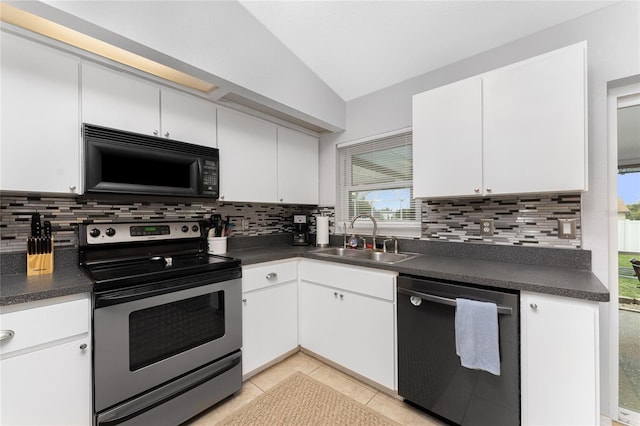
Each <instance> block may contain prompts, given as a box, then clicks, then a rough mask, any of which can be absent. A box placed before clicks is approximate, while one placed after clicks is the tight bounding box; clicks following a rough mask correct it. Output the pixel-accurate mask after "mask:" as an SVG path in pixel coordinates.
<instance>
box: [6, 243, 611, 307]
mask: <svg viewBox="0 0 640 426" xmlns="http://www.w3.org/2000/svg"><path fill="white" fill-rule="evenodd" d="M290 238H291V236H290V235H288V236H287V235H286V234H285V235H278V236H268V237H239V238H232V239H230V240H229V251H228V252H227V253H226V256H229V257H235V258H238V259H240V260H241V261H242V264H243V265H245V266H246V265H252V264H257V263H263V262H269V261H274V260H283V259H291V258H296V257H303V258H307V259H316V260H323V261H333V262H336V263H342V264H347V265H356V266H363V267H369V268H375V269H384V270H388V271H395V272H399V273H403V274H410V275H415V276H419V277H425V278H435V279H443V280H450V281H461V282H465V283H468V284H475V285H482V286H489V287H497V288H508V289H515V290H522V291H530V292H536V293H546V294H551V295H556V296H564V297H571V298H577V299H583V300H591V301H597V302H608V301H609V291H608V290H607V288H606V287H605V286H604V285H603V284H602V283H601V282H600V280H598V278H597V277H596V276H595V275H594V274H593V273H592V272H591V271H590V269H591V253H590V252H588V251H585V250H567V249H538V248H534V249H529V248H525V247H487V246H486V245H484V246H481V245H475V247H474V245H470V244H460V243H442V244H441V243H440V242H433V241H422V240H400V250H401V251H403V252H411V253H417V255H416V256H415V257H413V258H411V259H408V260H404V261H402V262H398V263H396V264H391V265H390V264H381V263H376V262H371V261H366V260H356V259H353V258H340V257H331V258H329V257H326V256H321V255H318V254H315V253H314V251H315V250H317V248H316V247H313V246H292V245H291V244H290V241H289V240H290ZM341 241H342V240H341V239H340V237H336V236H331V243H332V245H335V246H339V245H340V243H341ZM77 256H78V255H77V250H75V249H58V250H56V257H55V265H54V271H55V272H54V273H53V274H48V275H39V276H30V277H28V276H27V275H26V258H25V255H24V253H8V254H3V255H2V256H0V259H1V261H2V264H1V267H2V269H1V273H2V275H1V276H0V306H4V305H13V304H18V303H24V302H31V301H36V300H42V299H49V298H53V297H59V296H66V295H70V294H77V293H84V292H91V291H92V290H93V284H92V282H91V280H90V278H89V277H88V276H87V275H86V274H85V273H84V272H83V271H82V269H81V268H80V267H79V266H78V257H77Z"/></svg>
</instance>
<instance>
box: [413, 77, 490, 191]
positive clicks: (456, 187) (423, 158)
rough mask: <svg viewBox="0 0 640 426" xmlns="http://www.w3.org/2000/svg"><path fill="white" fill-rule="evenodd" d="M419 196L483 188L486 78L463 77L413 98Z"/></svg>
mask: <svg viewBox="0 0 640 426" xmlns="http://www.w3.org/2000/svg"><path fill="white" fill-rule="evenodd" d="M413 159H414V160H413V191H414V194H415V196H416V197H427V196H429V197H446V196H463V195H474V194H479V193H480V191H481V190H482V80H481V79H480V78H479V77H475V78H470V79H467V80H462V81H459V82H457V83H453V84H449V85H446V86H442V87H439V88H437V89H434V90H430V91H428V92H424V93H421V94H419V95H416V96H414V97H413Z"/></svg>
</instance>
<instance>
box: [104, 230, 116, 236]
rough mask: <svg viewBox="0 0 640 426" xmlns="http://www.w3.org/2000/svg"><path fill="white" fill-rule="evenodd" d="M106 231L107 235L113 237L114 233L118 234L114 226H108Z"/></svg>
mask: <svg viewBox="0 0 640 426" xmlns="http://www.w3.org/2000/svg"><path fill="white" fill-rule="evenodd" d="M105 233H106V234H107V237H113V236H114V235H116V230H115V229H113V228H107V230H106V231H105Z"/></svg>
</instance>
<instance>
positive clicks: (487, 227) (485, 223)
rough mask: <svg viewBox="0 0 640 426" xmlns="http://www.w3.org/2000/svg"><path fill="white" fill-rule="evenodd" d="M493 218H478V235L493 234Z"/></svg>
mask: <svg viewBox="0 0 640 426" xmlns="http://www.w3.org/2000/svg"><path fill="white" fill-rule="evenodd" d="M493 230H494V229H493V219H480V235H482V236H485V237H486V236H490V235H493Z"/></svg>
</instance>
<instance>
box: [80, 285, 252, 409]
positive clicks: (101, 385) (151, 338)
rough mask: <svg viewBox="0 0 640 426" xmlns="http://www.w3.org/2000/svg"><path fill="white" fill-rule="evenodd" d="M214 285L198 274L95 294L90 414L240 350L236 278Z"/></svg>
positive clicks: (240, 310) (240, 328)
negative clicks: (93, 395) (92, 401)
mask: <svg viewBox="0 0 640 426" xmlns="http://www.w3.org/2000/svg"><path fill="white" fill-rule="evenodd" d="M215 281H216V280H215V278H212V274H201V275H196V276H190V277H188V278H187V277H185V278H180V279H174V280H168V281H163V282H160V283H156V284H153V285H148V286H143V287H136V288H133V289H125V290H119V291H112V292H107V293H104V294H96V295H95V298H94V306H95V309H94V318H93V327H94V330H93V332H94V334H93V336H94V383H95V410H96V412H99V411H101V410H104V409H105V408H108V407H111V406H113V405H115V404H117V403H119V402H121V401H124V400H126V399H128V398H131V397H133V396H135V395H138V394H141V393H143V392H145V391H147V390H149V389H151V388H154V387H156V386H158V385H160V384H163V383H166V382H168V381H171V380H173V379H175V378H177V377H179V376H181V375H184V374H186V373H188V372H190V371H192V370H195V369H198V368H200V367H201V366H203V365H205V364H208V363H211V362H213V361H215V360H217V359H220V358H222V357H224V356H226V355H228V354H230V353H231V352H233V351H237V350H238V349H240V347H241V346H242V322H241V321H242V306H241V290H242V288H241V280H240V279H237V278H235V279H230V280H224V281H221V282H215ZM184 287H189V288H186V289H180V290H175V291H174V290H171V289H172V288H174V289H175V288H184ZM159 293H160V294H159ZM120 301H121V302H122V303H119V302H120ZM105 305H106V306H105Z"/></svg>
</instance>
